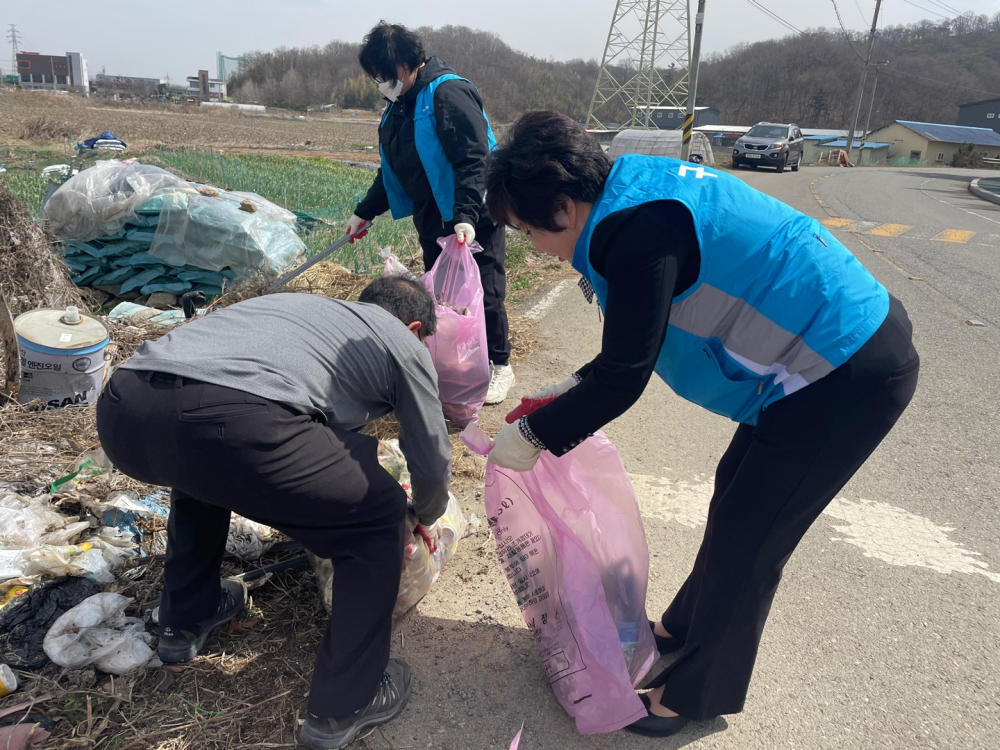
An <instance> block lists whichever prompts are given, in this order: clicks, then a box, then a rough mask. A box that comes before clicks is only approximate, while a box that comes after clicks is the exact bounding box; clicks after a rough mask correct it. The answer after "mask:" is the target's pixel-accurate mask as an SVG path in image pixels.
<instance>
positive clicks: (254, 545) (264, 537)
mask: <svg viewBox="0 0 1000 750" xmlns="http://www.w3.org/2000/svg"><path fill="white" fill-rule="evenodd" d="M277 538H278V532H277V531H275V530H274V529H272V528H271V527H270V526H265V525H264V524H262V523H257V522H256V521H251V520H250V519H249V518H244V517H243V516H240V515H237V514H236V513H233V515H232V517H231V518H230V520H229V536H228V538H227V539H226V552H228V553H229V554H231V555H236V556H237V557H238V558H240V559H241V560H258V559H260V557H261V556H262V555H263V554H264V553H265V552H267V551H268V550H269V549H271V546H272V545H273V544H274V543H275V542H276V541H277Z"/></svg>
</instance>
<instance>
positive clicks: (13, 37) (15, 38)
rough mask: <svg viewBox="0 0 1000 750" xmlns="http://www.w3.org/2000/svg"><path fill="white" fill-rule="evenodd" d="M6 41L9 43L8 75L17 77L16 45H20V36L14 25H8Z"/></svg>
mask: <svg viewBox="0 0 1000 750" xmlns="http://www.w3.org/2000/svg"><path fill="white" fill-rule="evenodd" d="M7 41H8V42H10V74H11V75H17V50H18V45H19V44H21V35H20V33H18V30H17V24H16V23H12V24H10V30H9V31H8V32H7Z"/></svg>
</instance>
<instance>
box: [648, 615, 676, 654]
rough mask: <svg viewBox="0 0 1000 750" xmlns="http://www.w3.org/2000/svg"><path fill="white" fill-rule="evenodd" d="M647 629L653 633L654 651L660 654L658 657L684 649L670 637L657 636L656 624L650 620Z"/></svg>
mask: <svg viewBox="0 0 1000 750" xmlns="http://www.w3.org/2000/svg"><path fill="white" fill-rule="evenodd" d="M649 628H650V630H652V631H653V638H655V639H656V650H657V651H659V652H660V656H666V655H667V654H672V653H673V652H674V651H680V650H681V649H682V648H683V647H684V644H683V643H682V642H681V641H680V640H679V639H677V638H674V637H673V636H672V635H657V634H656V623H655V622H653V621H652V620H650V621H649Z"/></svg>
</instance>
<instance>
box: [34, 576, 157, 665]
mask: <svg viewBox="0 0 1000 750" xmlns="http://www.w3.org/2000/svg"><path fill="white" fill-rule="evenodd" d="M133 601H134V599H132V598H131V597H127V596H122V595H121V594H112V593H102V594H95V595H94V596H91V597H89V598H87V599H85V600H84V601H82V602H80V603H79V604H77V605H76V606H75V607H73V609H71V610H69V611H68V612H66V613H64V614H63V615H62V616H60V617H59V619H58V620H56V621H55V622H54V623H53V624H52V627H51V628H49V632H48V633H47V634H46V635H45V640H44V644H43V645H44V648H45V654H46V656H48V657H49V658H50V659H51V660H52V661H53V662H55V663H56V664H58V665H59V666H60V667H66V668H68V669H80V668H81V667H86V666H88V665H90V664H93V665H94V666H95V667H97V669H99V670H101V671H102V672H107V673H108V674H127V673H129V672H135V671H138V670H140V669H143V668H145V667H157V666H159V665H160V663H161V662H160V660H159V659H158V658H157V656H156V652H155V651H153V649H152V648H151V647H152V645H153V642H154V640H155V638H154V636H153V635H152V634H151V633H147V632H146V630H145V628H144V627H143V624H142V620H140V619H139V618H137V617H128V616H126V615H125V609H126V608H127V607H128V606H129V605H130V604H131V603H132V602H133Z"/></svg>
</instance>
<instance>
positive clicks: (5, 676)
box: [0, 664, 17, 698]
mask: <svg viewBox="0 0 1000 750" xmlns="http://www.w3.org/2000/svg"><path fill="white" fill-rule="evenodd" d="M15 690H17V675H16V674H14V670H13V669H11V668H10V667H8V666H7V665H6V664H0V698H3V697H4V696H5V695H10V694H11V693H13V692H14V691H15Z"/></svg>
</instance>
